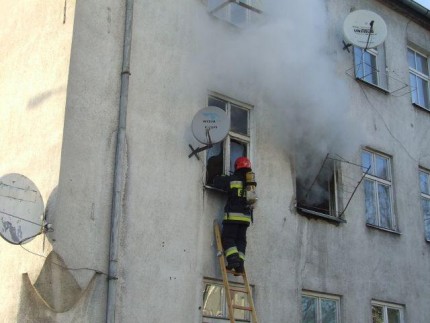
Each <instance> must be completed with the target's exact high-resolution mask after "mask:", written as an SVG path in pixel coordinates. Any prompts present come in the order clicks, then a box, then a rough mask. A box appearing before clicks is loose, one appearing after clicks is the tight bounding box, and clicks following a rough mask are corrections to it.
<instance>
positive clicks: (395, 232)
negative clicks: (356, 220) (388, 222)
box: [366, 223, 402, 236]
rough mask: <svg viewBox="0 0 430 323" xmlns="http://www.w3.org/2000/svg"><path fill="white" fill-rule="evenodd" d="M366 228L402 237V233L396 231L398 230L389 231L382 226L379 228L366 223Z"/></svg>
mask: <svg viewBox="0 0 430 323" xmlns="http://www.w3.org/2000/svg"><path fill="white" fill-rule="evenodd" d="M366 226H367V227H369V228H372V229H377V230H381V231H385V232H389V233H394V234H397V235H399V236H400V235H402V233H401V232H400V231H396V230H393V229H388V228H384V227H380V226H377V225H374V224H370V223H366Z"/></svg>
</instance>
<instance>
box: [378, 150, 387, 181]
mask: <svg viewBox="0 0 430 323" xmlns="http://www.w3.org/2000/svg"><path fill="white" fill-rule="evenodd" d="M375 175H376V176H378V177H380V178H383V179H390V178H389V171H388V159H387V158H385V157H382V156H378V155H377V156H376V173H375Z"/></svg>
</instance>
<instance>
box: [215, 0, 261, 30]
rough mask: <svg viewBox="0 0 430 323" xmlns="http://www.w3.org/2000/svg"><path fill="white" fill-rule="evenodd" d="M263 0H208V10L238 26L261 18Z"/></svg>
mask: <svg viewBox="0 0 430 323" xmlns="http://www.w3.org/2000/svg"><path fill="white" fill-rule="evenodd" d="M261 9H262V0H208V11H209V12H210V13H211V14H213V15H214V16H215V17H217V18H220V19H222V20H225V21H227V22H229V23H231V24H233V25H235V26H237V27H244V26H246V25H248V24H249V23H252V22H255V21H258V20H259V19H261V13H262V10H261Z"/></svg>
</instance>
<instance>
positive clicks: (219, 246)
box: [214, 221, 258, 323]
mask: <svg viewBox="0 0 430 323" xmlns="http://www.w3.org/2000/svg"><path fill="white" fill-rule="evenodd" d="M214 231H215V239H216V246H217V257H218V259H219V265H220V267H221V273H222V280H223V282H224V288H225V295H226V298H227V307H228V313H229V316H230V323H236V321H235V319H234V315H233V313H234V309H239V310H244V311H248V312H250V313H251V317H252V323H258V319H257V314H256V313H255V307H254V301H253V299H252V291H251V287H250V286H249V282H248V277H247V276H246V270H245V269H244V270H243V273H242V274H238V273H234V271H231V270H228V269H226V268H225V266H226V263H225V259H224V250H223V248H222V243H221V231H220V228H219V224H218V222H217V221H214ZM227 273H230V274H234V275H235V276H242V278H243V283H244V285H245V288H237V287H231V286H230V283H229V281H228V276H227ZM232 292H240V293H244V294H246V295H247V296H248V304H249V306H241V305H236V304H234V303H233V299H232Z"/></svg>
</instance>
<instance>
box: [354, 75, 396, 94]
mask: <svg viewBox="0 0 430 323" xmlns="http://www.w3.org/2000/svg"><path fill="white" fill-rule="evenodd" d="M355 79H356V80H357V82H360V83H363V84H366V85H367V86H370V87H371V88H374V89H375V90H377V91H379V92H382V93H384V94H390V91H388V90H387V89H384V88H382V87H380V86H378V85H376V84H373V83H370V82H367V81H366V80H363V79H361V78H359V77H356V78H355Z"/></svg>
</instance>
